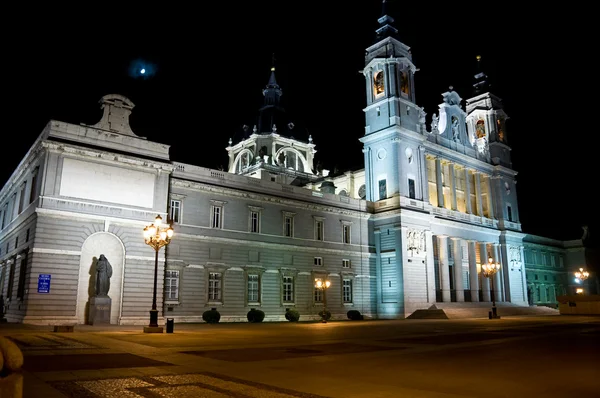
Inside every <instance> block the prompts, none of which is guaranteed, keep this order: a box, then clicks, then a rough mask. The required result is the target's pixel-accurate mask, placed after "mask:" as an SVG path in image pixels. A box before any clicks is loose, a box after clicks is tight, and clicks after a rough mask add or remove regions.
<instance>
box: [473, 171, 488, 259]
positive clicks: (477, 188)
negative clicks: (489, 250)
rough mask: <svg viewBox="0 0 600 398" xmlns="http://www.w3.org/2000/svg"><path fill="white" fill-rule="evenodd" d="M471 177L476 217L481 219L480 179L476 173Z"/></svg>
mask: <svg viewBox="0 0 600 398" xmlns="http://www.w3.org/2000/svg"><path fill="white" fill-rule="evenodd" d="M473 175H474V176H475V201H476V202H477V215H478V216H479V217H483V201H482V200H481V177H480V173H479V172H478V171H476V172H474V173H473ZM486 258H487V257H486Z"/></svg>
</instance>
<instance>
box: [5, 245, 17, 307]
mask: <svg viewBox="0 0 600 398" xmlns="http://www.w3.org/2000/svg"><path fill="white" fill-rule="evenodd" d="M7 249H8V248H7ZM7 253H8V251H7ZM15 261H17V260H15V259H14V258H13V259H12V260H10V268H9V271H8V287H7V289H6V298H7V299H9V300H10V299H11V298H12V292H13V285H14V282H15Z"/></svg>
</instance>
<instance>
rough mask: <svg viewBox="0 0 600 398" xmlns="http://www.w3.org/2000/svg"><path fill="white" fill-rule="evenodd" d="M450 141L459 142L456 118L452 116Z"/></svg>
mask: <svg viewBox="0 0 600 398" xmlns="http://www.w3.org/2000/svg"><path fill="white" fill-rule="evenodd" d="M452 139H453V140H454V141H455V142H459V141H460V131H459V130H458V118H457V117H456V116H452Z"/></svg>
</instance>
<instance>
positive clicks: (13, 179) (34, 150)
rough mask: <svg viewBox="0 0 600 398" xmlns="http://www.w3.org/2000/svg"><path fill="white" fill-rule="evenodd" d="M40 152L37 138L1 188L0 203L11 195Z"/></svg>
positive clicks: (40, 146)
mask: <svg viewBox="0 0 600 398" xmlns="http://www.w3.org/2000/svg"><path fill="white" fill-rule="evenodd" d="M42 150H43V145H42V141H41V138H38V139H37V140H36V142H35V143H34V144H33V145H32V146H31V148H30V149H29V152H28V153H27V154H25V156H24V157H23V160H21V163H19V165H18V166H17V168H16V169H15V171H14V172H13V173H12V175H11V176H10V178H9V179H8V181H6V183H5V184H4V186H3V187H2V190H1V191H0V202H3V201H5V200H6V198H7V197H8V196H9V195H10V194H11V193H12V191H13V188H14V186H15V185H17V184H18V183H20V181H21V178H22V177H23V174H24V173H25V172H26V171H27V170H29V166H30V165H31V163H33V162H34V161H35V160H36V159H37V157H38V155H39V153H40V152H41V151H42Z"/></svg>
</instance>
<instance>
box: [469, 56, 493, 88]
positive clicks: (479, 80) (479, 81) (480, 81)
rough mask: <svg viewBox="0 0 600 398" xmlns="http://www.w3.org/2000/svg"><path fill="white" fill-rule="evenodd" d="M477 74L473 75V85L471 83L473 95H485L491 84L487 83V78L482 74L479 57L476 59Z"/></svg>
mask: <svg viewBox="0 0 600 398" xmlns="http://www.w3.org/2000/svg"><path fill="white" fill-rule="evenodd" d="M476 58H477V69H476V70H477V72H476V73H475V83H473V95H479V94H482V93H485V92H487V91H488V90H489V88H490V87H491V84H490V83H489V82H488V80H487V79H488V76H487V75H486V74H485V73H483V71H482V68H481V55H478V56H477V57H476Z"/></svg>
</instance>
